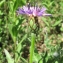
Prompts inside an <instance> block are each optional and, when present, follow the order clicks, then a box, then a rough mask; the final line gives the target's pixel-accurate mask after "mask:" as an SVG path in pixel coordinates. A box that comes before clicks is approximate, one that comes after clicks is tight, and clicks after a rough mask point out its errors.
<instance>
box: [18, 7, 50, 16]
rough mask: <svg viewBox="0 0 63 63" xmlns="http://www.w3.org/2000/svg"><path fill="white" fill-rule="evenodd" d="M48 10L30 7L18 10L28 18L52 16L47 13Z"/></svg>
mask: <svg viewBox="0 0 63 63" xmlns="http://www.w3.org/2000/svg"><path fill="white" fill-rule="evenodd" d="M46 10H47V9H46V8H45V7H42V9H40V8H39V7H30V6H23V7H22V8H19V9H18V10H17V13H18V14H26V15H28V16H34V17H36V16H50V15H51V14H47V13H46Z"/></svg>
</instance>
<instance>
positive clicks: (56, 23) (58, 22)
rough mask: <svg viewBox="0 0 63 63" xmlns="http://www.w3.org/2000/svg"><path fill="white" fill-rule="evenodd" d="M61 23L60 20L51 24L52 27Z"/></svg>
mask: <svg viewBox="0 0 63 63" xmlns="http://www.w3.org/2000/svg"><path fill="white" fill-rule="evenodd" d="M61 21H62V20H59V21H56V22H55V24H53V25H52V26H56V25H58V24H60V23H61Z"/></svg>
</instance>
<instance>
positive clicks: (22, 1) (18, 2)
mask: <svg viewBox="0 0 63 63" xmlns="http://www.w3.org/2000/svg"><path fill="white" fill-rule="evenodd" d="M25 3H26V0H16V1H15V3H14V7H13V9H14V11H15V10H16V9H17V8H18V7H20V6H22V5H24V4H25Z"/></svg>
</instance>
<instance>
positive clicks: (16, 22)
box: [0, 0, 63, 63]
mask: <svg viewBox="0 0 63 63" xmlns="http://www.w3.org/2000/svg"><path fill="white" fill-rule="evenodd" d="M28 2H30V4H31V5H32V6H34V5H35V4H36V3H37V4H38V5H39V6H40V7H42V6H45V7H46V8H47V13H50V14H52V16H50V17H48V16H47V17H38V19H39V25H40V28H39V30H36V29H35V30H33V27H32V26H33V20H32V19H30V17H28V16H26V15H19V16H18V15H17V13H16V11H17V9H18V8H19V7H22V6H24V5H27V3H28ZM34 24H35V23H34ZM31 27H32V28H31ZM60 62H61V63H63V0H29V1H28V0H0V63H60Z"/></svg>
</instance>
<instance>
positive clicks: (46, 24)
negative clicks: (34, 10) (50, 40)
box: [42, 17, 49, 26]
mask: <svg viewBox="0 0 63 63" xmlns="http://www.w3.org/2000/svg"><path fill="white" fill-rule="evenodd" d="M42 20H43V21H44V23H45V24H46V25H47V26H49V23H48V22H47V21H46V19H45V18H44V17H42Z"/></svg>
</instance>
